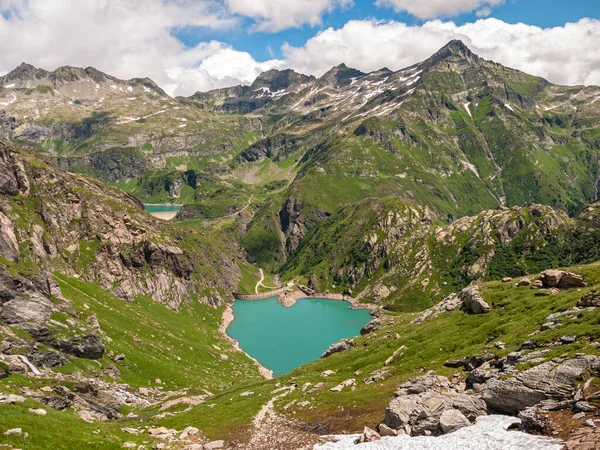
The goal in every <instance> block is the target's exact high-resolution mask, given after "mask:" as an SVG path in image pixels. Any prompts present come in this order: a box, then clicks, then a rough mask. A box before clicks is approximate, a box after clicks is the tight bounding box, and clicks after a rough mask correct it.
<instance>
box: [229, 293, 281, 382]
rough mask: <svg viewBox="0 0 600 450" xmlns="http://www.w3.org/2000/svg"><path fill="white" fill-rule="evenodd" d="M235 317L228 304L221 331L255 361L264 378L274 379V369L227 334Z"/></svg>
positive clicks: (232, 343)
mask: <svg viewBox="0 0 600 450" xmlns="http://www.w3.org/2000/svg"><path fill="white" fill-rule="evenodd" d="M234 319H235V316H234V315H233V309H232V308H231V305H227V306H226V307H225V311H223V319H222V320H221V325H219V332H220V333H221V334H223V336H225V339H227V340H228V341H229V343H230V344H231V345H233V348H235V349H236V350H237V351H238V352H241V353H243V354H244V355H246V356H247V357H248V358H250V359H251V360H252V361H254V364H256V365H257V366H258V372H259V373H260V374H261V376H262V377H263V378H265V379H266V380H272V379H273V378H274V377H273V371H272V370H270V369H267V368H266V367H265V366H263V365H262V364H261V363H259V362H258V360H257V359H256V358H253V357H252V356H250V355H249V354H248V353H246V352H245V351H244V350H242V348H241V347H240V343H239V342H238V341H237V340H236V339H233V338H232V337H231V336H229V335H228V334H227V328H229V325H231V322H233V320H234Z"/></svg>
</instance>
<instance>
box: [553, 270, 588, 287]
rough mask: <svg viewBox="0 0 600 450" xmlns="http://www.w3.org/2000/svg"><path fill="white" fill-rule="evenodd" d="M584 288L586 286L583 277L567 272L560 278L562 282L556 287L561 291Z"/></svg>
mask: <svg viewBox="0 0 600 450" xmlns="http://www.w3.org/2000/svg"><path fill="white" fill-rule="evenodd" d="M583 286H585V282H584V281H583V277H582V276H581V275H577V274H576V273H572V272H565V273H563V274H562V276H561V277H560V281H559V282H558V285H557V286H556V287H558V288H560V289H570V288H575V287H583Z"/></svg>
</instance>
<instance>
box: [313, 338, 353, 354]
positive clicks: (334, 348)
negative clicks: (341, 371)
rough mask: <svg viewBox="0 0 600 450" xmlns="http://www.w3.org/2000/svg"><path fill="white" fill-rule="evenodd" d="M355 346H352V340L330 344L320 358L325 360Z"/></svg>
mask: <svg viewBox="0 0 600 450" xmlns="http://www.w3.org/2000/svg"><path fill="white" fill-rule="evenodd" d="M355 346H356V344H354V339H343V340H341V341H339V342H336V343H334V344H331V345H330V346H329V348H328V349H327V350H325V352H324V353H323V354H322V355H321V358H327V357H328V356H330V355H333V354H334V353H338V352H343V351H344V350H348V349H349V348H354V347H355Z"/></svg>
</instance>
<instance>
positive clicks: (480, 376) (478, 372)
mask: <svg viewBox="0 0 600 450" xmlns="http://www.w3.org/2000/svg"><path fill="white" fill-rule="evenodd" d="M497 374H498V370H497V369H492V370H490V369H482V368H479V367H478V368H476V369H474V370H472V371H471V372H469V375H467V380H466V382H467V385H469V386H473V385H474V384H483V383H485V382H486V381H488V380H489V379H491V378H494V377H495V376H497Z"/></svg>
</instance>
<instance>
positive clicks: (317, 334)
mask: <svg viewBox="0 0 600 450" xmlns="http://www.w3.org/2000/svg"><path fill="white" fill-rule="evenodd" d="M348 306H350V304H349V303H348V302H344V301H337V300H327V299H306V298H304V299H300V300H298V301H297V302H296V304H295V305H294V306H292V307H291V308H285V307H283V306H281V305H280V304H279V303H278V302H277V297H271V298H267V299H264V300H253V301H245V300H236V301H235V303H234V305H233V315H234V320H233V322H232V323H231V325H229V328H227V334H228V335H229V336H231V337H232V338H234V339H236V340H237V341H238V342H239V344H240V347H241V348H242V350H244V351H245V352H246V353H247V354H249V355H250V356H252V357H254V358H256V359H257V360H258V361H259V362H260V363H261V364H262V365H263V366H264V367H266V368H267V369H271V370H272V371H273V373H274V374H275V376H279V375H283V374H285V373H288V372H291V371H292V370H294V369H295V368H296V367H298V366H300V365H302V364H305V363H307V362H310V361H314V360H316V359H319V358H320V357H321V354H323V352H324V351H325V350H327V348H328V347H329V346H330V345H331V344H333V343H334V342H337V341H339V340H340V339H344V338H349V337H353V336H356V335H357V334H359V332H360V329H361V328H362V327H363V326H364V325H365V324H366V323H367V322H369V321H370V320H371V314H370V313H369V311H368V310H366V309H358V310H352V309H348Z"/></svg>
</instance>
